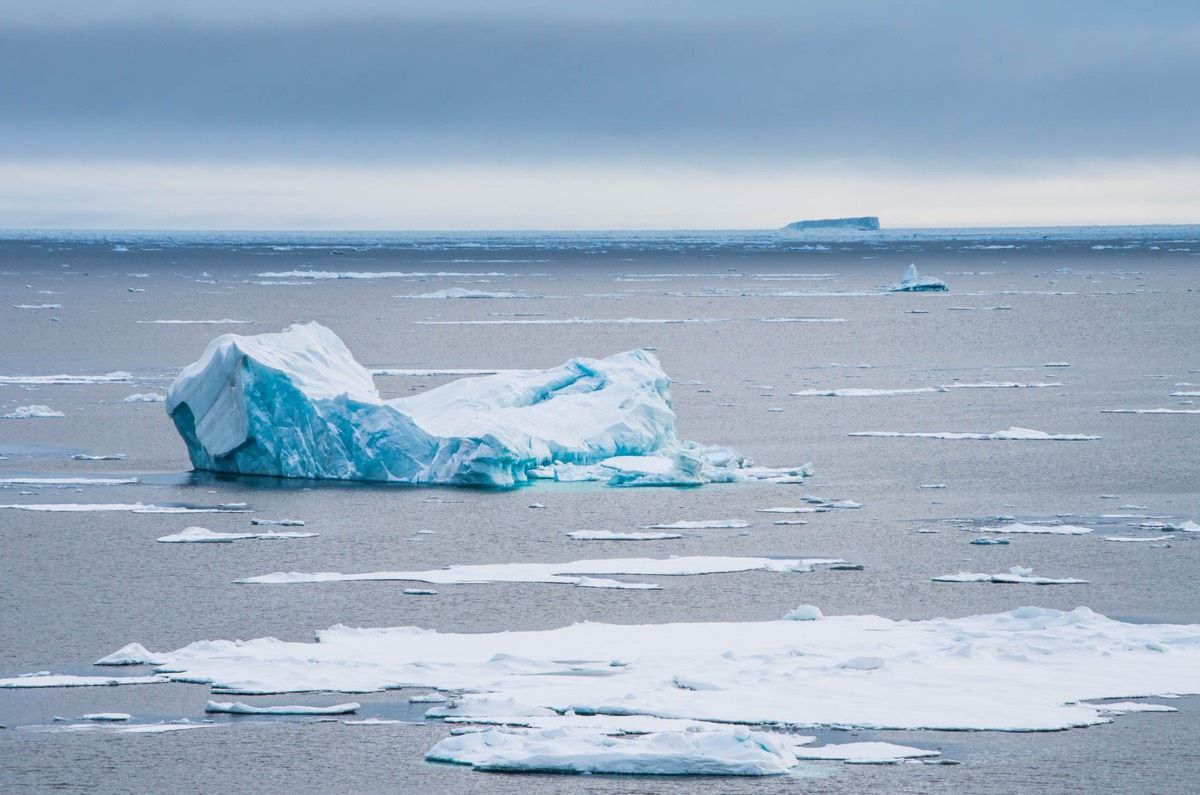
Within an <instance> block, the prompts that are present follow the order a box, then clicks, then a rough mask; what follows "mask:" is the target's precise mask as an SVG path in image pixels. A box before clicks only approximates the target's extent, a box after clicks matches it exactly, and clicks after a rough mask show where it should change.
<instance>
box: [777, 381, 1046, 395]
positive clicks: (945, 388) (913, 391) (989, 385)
mask: <svg viewBox="0 0 1200 795" xmlns="http://www.w3.org/2000/svg"><path fill="white" fill-rule="evenodd" d="M1058 386H1062V384H1061V383H1060V382H1057V381H1046V382H1039V383H1020V382H1017V381H985V382H983V383H978V384H941V385H940V386H919V387H905V388H900V389H802V390H800V391H799V392H789V393H788V394H789V395H792V396H794V397H889V396H895V395H924V394H932V393H937V392H949V391H950V390H952V389H1038V388H1044V387H1058Z"/></svg>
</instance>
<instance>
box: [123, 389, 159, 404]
mask: <svg viewBox="0 0 1200 795" xmlns="http://www.w3.org/2000/svg"><path fill="white" fill-rule="evenodd" d="M166 399H167V396H166V395H160V394H159V393H157V392H135V393H134V394H132V395H129V396H128V397H126V398H124V399H123V400H122V401H121V402H122V403H163V402H166Z"/></svg>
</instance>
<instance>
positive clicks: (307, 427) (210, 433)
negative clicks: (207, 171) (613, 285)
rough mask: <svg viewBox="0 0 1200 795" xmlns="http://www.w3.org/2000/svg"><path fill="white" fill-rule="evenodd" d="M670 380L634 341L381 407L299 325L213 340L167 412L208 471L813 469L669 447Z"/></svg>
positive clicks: (613, 478) (672, 441) (454, 480)
mask: <svg viewBox="0 0 1200 795" xmlns="http://www.w3.org/2000/svg"><path fill="white" fill-rule="evenodd" d="M670 383H671V382H670V379H669V378H668V377H667V375H666V373H664V372H663V370H662V367H661V366H660V365H659V363H658V360H657V359H656V358H655V357H654V355H653V354H651V353H650V352H649V351H645V350H634V351H627V352H625V353H619V354H616V355H614V356H609V357H607V358H605V359H572V360H570V361H568V362H566V363H565V364H562V365H560V366H558V367H553V368H550V369H548V370H512V371H505V372H501V373H497V374H495V375H488V376H483V377H478V378H463V379H459V380H457V381H453V382H451V383H449V384H446V385H444V386H440V387H437V388H435V389H430V390H428V391H426V392H423V393H420V394H417V395H413V396H410V397H403V398H397V399H395V400H383V399H381V398H380V396H379V392H378V390H377V389H376V387H375V383H374V381H373V380H372V378H371V373H370V371H369V370H367V369H366V368H365V367H363V366H362V365H361V364H359V363H358V362H357V361H355V359H354V356H353V355H352V354H351V353H350V351H349V349H347V348H346V346H345V344H344V343H343V342H342V341H341V339H339V338H338V336H337V335H336V334H334V333H333V332H332V331H330V330H329V329H327V328H325V327H324V326H321V325H319V324H317V323H306V324H298V325H294V326H291V327H289V328H287V329H285V330H284V331H282V332H280V333H276V334H259V335H255V336H242V335H238V334H224V335H221V336H220V337H217V338H216V339H214V340H213V341H212V342H210V343H209V344H208V348H207V349H206V350H205V351H204V355H203V356H201V357H200V359H199V360H197V361H196V362H194V363H193V364H191V365H189V366H188V367H186V368H184V370H183V371H182V372H181V373H180V374H179V377H178V378H177V379H176V380H175V382H174V383H173V384H172V385H171V388H170V390H169V391H168V393H167V400H166V404H165V405H166V410H167V413H168V414H169V415H170V416H171V419H172V420H174V422H175V427H176V429H177V430H178V431H179V434H180V436H181V437H183V440H184V442H185V443H186V445H187V449H188V455H189V456H190V458H191V461H192V465H193V466H194V467H195V468H196V469H202V470H210V471H214V472H226V473H237V474H246V475H268V476H275V477H288V478H319V479H332V480H368V481H393V482H401V483H413V484H455V485H476V486H493V487H501V488H505V487H511V486H515V485H518V484H521V483H524V482H526V481H528V480H530V479H532V478H546V479H554V480H604V481H608V482H611V483H612V484H613V485H671V486H687V485H699V484H702V483H712V482H728V481H738V480H779V481H786V482H795V481H796V480H797V479H798V478H802V477H803V476H804V475H805V474H807V473H808V471H807V468H806V467H799V468H788V469H768V468H763V467H755V466H753V464H752V463H751V462H749V461H747V460H746V459H745V458H743V457H742V456H741V455H739V454H738V453H736V452H735V451H733V450H730V449H729V448H727V447H715V446H704V445H698V444H695V443H692V442H684V441H680V440H678V439H677V438H676V435H675V413H674V412H673V411H672V410H671V393H670Z"/></svg>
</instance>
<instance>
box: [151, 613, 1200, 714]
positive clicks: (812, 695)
mask: <svg viewBox="0 0 1200 795" xmlns="http://www.w3.org/2000/svg"><path fill="white" fill-rule="evenodd" d="M317 641H318V642H317V643H315V644H314V643H300V642H294V641H284V640H277V639H275V638H259V639H257V640H247V641H222V640H204V641H200V642H197V643H194V644H192V645H190V646H186V647H184V648H181V649H178V650H176V651H172V652H164V653H161V654H158V653H156V654H155V655H154V656H155V657H156V658H157V662H158V663H159V664H160V665H161V666H162V667H161V668H160V669H159V670H160V671H161V674H160V675H161V677H162V678H164V679H165V678H169V679H172V680H174V681H179V682H188V683H206V684H210V685H212V686H214V687H216V688H218V689H220V690H222V691H223V692H227V693H258V694H265V693H299V692H311V691H325V692H348V693H349V692H353V693H363V692H370V691H376V690H385V689H396V688H399V687H401V686H404V687H419V688H424V689H440V690H443V691H446V690H454V691H469V692H464V694H463V695H461V696H458V697H456V698H455V700H454V706H453V708H452V709H447V710H445V711H444V712H443V713H442V714H444V715H446V716H449V715H453V716H454V718H455V720H457V721H464V722H471V721H484V722H507V723H514V722H526V723H530V724H536V726H537V727H538V728H544V729H553V728H558V727H561V726H568V725H572V724H576V725H578V724H579V723H580V721H583V720H589V719H588V718H587V717H586V716H588V715H594V716H597V719H598V718H602V717H605V716H608V717H609V719H610V720H619V719H620V720H623V718H620V717H619V716H643V719H644V717H645V716H663V715H669V716H671V717H672V718H677V719H686V720H701V721H720V722H732V723H745V724H769V723H783V724H796V725H805V726H843V727H844V726H855V727H860V728H865V729H931V730H938V729H945V730H998V731H1047V730H1054V729H1066V728H1072V727H1083V726H1090V725H1095V724H1100V723H1106V722H1108V721H1109V720H1111V717H1110V716H1109V715H1106V714H1105V713H1104V711H1103V707H1102V706H1098V705H1094V704H1087V703H1080V702H1081V700H1083V699H1088V700H1099V699H1106V698H1130V697H1133V696H1150V695H1155V694H1167V693H1184V694H1188V693H1197V692H1200V625H1172V624H1132V623H1123V622H1120V621H1114V620H1112V619H1108V618H1105V617H1103V616H1100V615H1097V614H1095V613H1094V612H1092V611H1091V610H1089V609H1087V608H1085V607H1081V608H1076V609H1075V610H1072V611H1070V612H1063V611H1059V610H1051V609H1043V608H1037V607H1022V608H1019V609H1017V610H1013V611H1010V612H1004V613H997V614H991V615H980V616H969V617H964V618H954V619H948V618H936V619H929V620H891V619H886V618H881V617H878V616H826V617H824V618H822V619H821V620H818V621H784V620H779V621H762V622H743V623H736V622H733V623H677V624H641V625H628V624H599V623H593V622H587V623H580V624H575V625H572V626H567V627H562V628H559V629H553V630H542V631H520V632H511V631H505V632H497V633H465V634H443V633H439V632H435V631H430V630H424V629H419V628H416V627H396V628H391V629H380V628H369V629H357V628H352V627H344V626H336V627H333V628H331V629H328V630H325V631H322V632H320V633H318V636H317ZM800 651H802V652H803V653H798V652H800ZM613 660H620V661H621V663H622V664H620V665H618V666H613V665H611V664H610V662H611V661H613ZM852 662H853V663H854V665H853V666H851V665H850V663H852ZM868 662H869V663H870V667H869V668H868V667H867V663H868ZM676 677H681V678H684V679H685V680H703V681H705V682H707V683H709V684H712V685H715V686H716V687H718V688H719V689H683V688H680V687H672V686H665V684H666V683H670V682H672V681H674V680H675V678H676ZM572 711H573V712H572ZM501 713H503V714H502V715H501ZM614 716H616V717H614Z"/></svg>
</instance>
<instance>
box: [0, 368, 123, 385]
mask: <svg viewBox="0 0 1200 795" xmlns="http://www.w3.org/2000/svg"><path fill="white" fill-rule="evenodd" d="M132 379H133V374H132V373H127V372H125V371H124V370H114V371H113V372H111V373H105V374H104V375H65V374H59V375H0V384H21V385H26V386H45V385H52V384H111V383H121V382H124V381H131V380H132Z"/></svg>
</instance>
